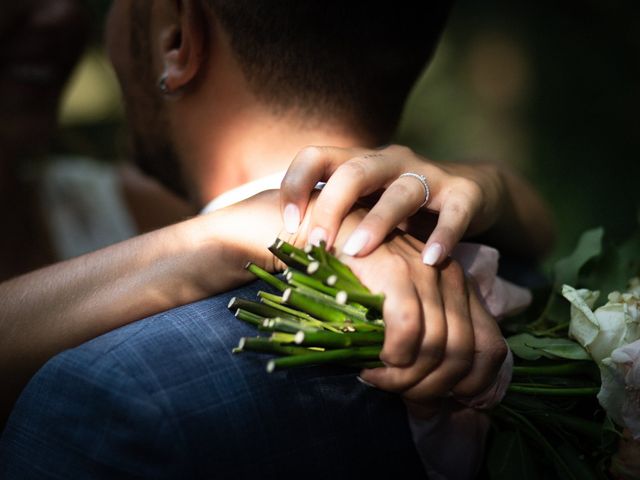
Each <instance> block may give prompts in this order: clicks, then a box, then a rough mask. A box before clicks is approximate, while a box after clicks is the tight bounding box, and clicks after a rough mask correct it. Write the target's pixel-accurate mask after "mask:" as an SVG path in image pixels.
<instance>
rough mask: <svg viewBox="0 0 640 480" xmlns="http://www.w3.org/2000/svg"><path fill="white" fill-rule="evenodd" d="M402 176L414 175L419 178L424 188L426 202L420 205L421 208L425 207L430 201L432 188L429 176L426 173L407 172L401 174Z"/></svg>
mask: <svg viewBox="0 0 640 480" xmlns="http://www.w3.org/2000/svg"><path fill="white" fill-rule="evenodd" d="M402 177H413V178H415V179H416V180H418V181H419V182H420V183H421V184H422V188H424V202H422V205H420V208H422V207H424V206H425V205H426V204H427V202H428V201H429V196H430V195H431V190H430V189H429V184H428V183H427V177H425V176H424V175H420V174H418V173H412V172H407V173H403V174H402V175H400V176H399V177H398V178H402Z"/></svg>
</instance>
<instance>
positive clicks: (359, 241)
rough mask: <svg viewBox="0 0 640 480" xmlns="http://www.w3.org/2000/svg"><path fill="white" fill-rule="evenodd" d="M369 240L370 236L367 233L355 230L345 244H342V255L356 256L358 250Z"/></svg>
mask: <svg viewBox="0 0 640 480" xmlns="http://www.w3.org/2000/svg"><path fill="white" fill-rule="evenodd" d="M370 238H371V234H370V233H369V232H367V231H365V230H356V231H355V232H353V233H352V234H351V236H350V237H349V239H348V240H347V243H345V244H344V247H343V248H342V253H344V254H345V255H349V256H351V257H353V256H355V255H357V254H358V253H360V250H362V249H363V248H364V246H365V245H366V244H367V242H368V241H369V239H370Z"/></svg>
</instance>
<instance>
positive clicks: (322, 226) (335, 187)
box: [309, 152, 399, 246]
mask: <svg viewBox="0 0 640 480" xmlns="http://www.w3.org/2000/svg"><path fill="white" fill-rule="evenodd" d="M398 168H399V164H398V162H395V161H392V159H390V158H388V157H386V156H385V155H384V154H383V153H381V152H369V153H365V154H363V155H358V156H355V157H353V158H350V159H349V160H348V161H346V162H345V163H343V164H342V165H340V166H338V167H337V169H336V170H335V172H333V175H331V178H329V180H328V181H327V184H326V185H325V186H324V188H323V189H322V192H321V193H320V195H319V196H318V200H317V201H316V204H315V206H314V208H313V213H312V216H311V222H310V224H309V231H310V232H311V233H310V234H309V241H310V243H312V244H317V243H319V241H320V240H324V241H326V242H327V244H328V245H329V246H331V245H332V244H333V241H334V238H335V235H336V232H337V231H338V229H339V227H340V224H341V223H342V219H343V218H344V217H345V216H346V215H347V213H348V212H349V210H350V209H351V208H352V207H353V205H355V203H356V202H357V201H358V199H359V198H361V197H363V196H366V195H369V194H371V193H373V192H375V191H377V190H379V189H381V188H384V187H386V186H387V185H388V183H389V182H390V181H392V180H393V179H395V178H396V177H397V170H398ZM352 243H353V242H352Z"/></svg>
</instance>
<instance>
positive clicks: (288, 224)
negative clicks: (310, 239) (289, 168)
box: [284, 203, 300, 233]
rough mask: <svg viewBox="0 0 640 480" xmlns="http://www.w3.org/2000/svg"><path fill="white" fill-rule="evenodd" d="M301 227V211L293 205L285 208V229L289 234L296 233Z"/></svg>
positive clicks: (290, 204)
mask: <svg viewBox="0 0 640 480" xmlns="http://www.w3.org/2000/svg"><path fill="white" fill-rule="evenodd" d="M298 227H300V210H299V209H298V207H297V206H296V205H294V204H293V203H289V204H287V206H286V207H284V228H285V230H286V231H287V232H289V233H296V232H297V231H298Z"/></svg>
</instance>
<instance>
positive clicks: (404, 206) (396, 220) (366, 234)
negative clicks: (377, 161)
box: [342, 176, 426, 256]
mask: <svg viewBox="0 0 640 480" xmlns="http://www.w3.org/2000/svg"><path fill="white" fill-rule="evenodd" d="M425 199H426V198H425V190H424V187H423V186H422V184H421V183H420V181H419V180H417V179H415V178H413V177H410V176H404V177H399V178H397V179H396V180H395V181H393V182H392V183H391V185H389V187H388V188H387V189H386V190H385V191H384V193H383V194H382V196H381V197H380V198H379V200H378V202H377V203H376V204H375V205H374V206H373V208H372V209H371V210H370V212H369V214H368V215H367V216H366V217H365V218H364V219H363V220H362V222H361V223H360V225H358V227H357V228H356V230H355V231H354V232H353V233H352V234H351V236H350V237H349V239H348V240H347V242H346V243H345V245H344V248H343V250H342V251H343V253H345V254H346V255H351V256H355V255H367V254H368V253H370V252H371V251H372V250H373V249H375V248H376V247H377V246H378V245H380V244H381V243H382V241H383V240H384V239H385V237H386V236H387V235H388V234H389V232H391V231H392V230H393V229H394V228H396V227H397V226H398V225H400V224H401V223H402V221H403V220H405V219H406V218H407V217H409V216H411V215H412V214H414V213H416V211H418V210H419V208H420V207H421V206H422V205H423V204H424V202H425Z"/></svg>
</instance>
